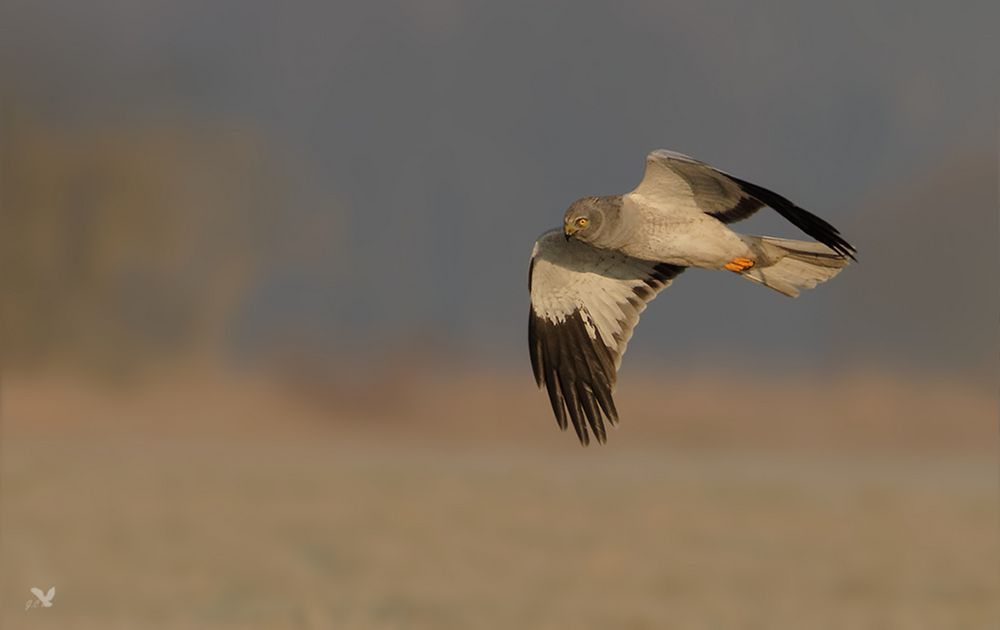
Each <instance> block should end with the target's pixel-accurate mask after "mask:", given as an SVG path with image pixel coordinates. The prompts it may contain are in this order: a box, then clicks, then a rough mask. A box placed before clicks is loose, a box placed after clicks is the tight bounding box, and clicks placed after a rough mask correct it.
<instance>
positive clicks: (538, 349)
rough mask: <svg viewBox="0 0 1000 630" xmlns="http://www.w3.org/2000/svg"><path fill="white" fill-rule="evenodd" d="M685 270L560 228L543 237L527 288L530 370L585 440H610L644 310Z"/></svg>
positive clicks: (559, 415) (563, 423)
mask: <svg viewBox="0 0 1000 630" xmlns="http://www.w3.org/2000/svg"><path fill="white" fill-rule="evenodd" d="M683 270H684V267H678V266H675V265H668V264H664V263H655V262H651V261H645V260H639V259H637V258H632V257H630V256H626V255H625V254H622V253H621V252H617V251H611V250H603V249H597V248H595V247H591V246H590V245H587V244H585V243H582V242H580V241H578V240H576V239H570V240H566V239H565V238H564V236H563V234H562V232H561V231H559V230H553V231H551V232H547V233H545V234H543V235H542V236H541V237H540V238H539V239H538V241H537V242H536V243H535V249H534V251H533V252H532V256H531V270H530V272H529V278H528V285H529V289H530V293H531V313H530V318H529V322H528V344H529V348H530V352H531V367H532V369H533V370H534V373H535V381H536V382H537V383H538V385H539V387H543V386H544V387H545V389H546V390H547V392H548V395H549V401H550V402H551V403H552V411H553V413H554V414H555V416H556V421H557V422H558V423H559V426H560V428H562V429H565V428H566V427H567V426H568V421H569V422H572V423H573V428H574V429H575V430H576V434H577V436H578V437H579V438H580V441H581V442H582V443H583V444H587V443H589V442H590V436H589V433H588V431H587V426H588V425H589V427H590V430H591V431H592V432H593V433H594V436H595V437H596V438H597V440H598V441H600V442H604V441H605V439H606V432H605V427H604V419H605V418H606V419H607V420H608V422H610V423H612V424H614V423H615V422H617V421H618V412H617V410H616V409H615V404H614V400H613V399H612V391H613V390H614V386H615V376H616V373H617V370H618V366H619V364H620V363H621V358H622V355H623V354H625V348H626V346H627V345H628V341H629V339H630V338H631V337H632V330H633V329H634V328H635V325H636V323H637V322H638V321H639V314H640V313H642V311H643V310H644V309H645V308H646V304H648V303H649V302H650V301H652V299H653V298H654V297H656V295H657V294H658V293H659V292H660V291H662V290H663V289H665V288H666V287H667V286H669V285H670V282H671V281H672V280H673V278H674V277H675V276H677V274H679V273H680V272H682V271H683Z"/></svg>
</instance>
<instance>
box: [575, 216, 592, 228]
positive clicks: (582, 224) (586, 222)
mask: <svg viewBox="0 0 1000 630" xmlns="http://www.w3.org/2000/svg"><path fill="white" fill-rule="evenodd" d="M589 224H590V219H588V218H587V217H580V218H579V219H577V220H576V227H578V228H585V227H587V226H588V225H589Z"/></svg>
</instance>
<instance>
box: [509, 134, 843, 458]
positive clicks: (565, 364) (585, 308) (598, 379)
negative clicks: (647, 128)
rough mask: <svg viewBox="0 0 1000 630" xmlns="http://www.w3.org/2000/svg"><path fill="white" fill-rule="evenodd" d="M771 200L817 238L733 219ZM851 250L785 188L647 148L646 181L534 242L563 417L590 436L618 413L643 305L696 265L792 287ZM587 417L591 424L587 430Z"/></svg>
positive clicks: (541, 343)
mask: <svg viewBox="0 0 1000 630" xmlns="http://www.w3.org/2000/svg"><path fill="white" fill-rule="evenodd" d="M765 206H767V207H770V208H772V209H773V210H775V211H776V212H777V213H778V214H780V215H781V216H782V217H784V218H785V219H787V220H788V221H790V222H791V223H792V224H793V225H795V226H796V227H798V228H799V229H801V230H802V231H803V232H805V233H806V234H808V235H809V236H811V237H812V238H814V239H816V241H818V242H813V241H796V240H788V239H783V238H774V237H770V236H748V235H745V234H739V233H737V232H734V231H732V230H731V229H729V227H728V225H729V224H730V223H735V222H736V221H741V220H743V219H746V218H747V217H749V216H750V215H752V214H754V213H755V212H757V211H758V210H760V209H761V208H763V207H765ZM854 254H855V249H854V247H852V246H851V244H850V243H848V242H847V241H846V240H844V238H843V237H842V236H841V235H840V232H838V231H837V229H836V228H835V227H833V226H832V225H830V224H829V223H827V222H826V221H824V220H823V219H821V218H819V217H817V216H816V215H814V214H812V213H810V212H807V211H806V210H803V209H802V208H800V207H798V206H797V205H795V204H794V203H792V202H791V201H789V200H788V199H785V198H784V197H782V196H781V195H778V194H776V193H773V192H771V191H770V190H767V189H765V188H761V187H760V186H757V185H755V184H751V183H750V182H747V181H744V180H742V179H738V178H736V177H733V176H732V175H729V174H727V173H724V172H722V171H720V170H718V169H716V168H713V167H712V166H709V165H708V164H706V163H704V162H700V161H698V160H695V159H693V158H690V157H688V156H686V155H682V154H680V153H675V152H673V151H667V150H663V149H661V150H658V151H654V152H652V153H650V154H649V155H648V156H647V157H646V172H645V175H644V176H643V178H642V181H641V182H640V183H639V186H638V188H636V189H635V190H633V191H632V192H630V193H627V194H624V195H614V196H610V197H584V198H582V199H579V200H577V201H575V202H573V204H572V205H570V207H569V208H568V209H567V210H566V213H565V215H564V217H563V227H562V229H561V230H560V229H556V230H551V231H549V232H546V233H544V234H542V235H541V236H540V237H539V238H538V240H537V241H536V242H535V247H534V250H533V251H532V253H531V267H530V271H529V272H528V289H529V292H530V294H531V313H530V317H529V321H528V345H529V348H530V353H531V367H532V369H533V370H534V373H535V381H536V382H537V383H538V386H539V387H544V388H545V389H546V391H547V392H548V396H549V401H550V402H551V404H552V412H553V413H554V414H555V417H556V421H557V422H558V424H559V427H560V428H561V429H563V430H565V429H566V428H567V426H568V424H569V423H572V424H573V429H574V430H575V431H576V435H577V437H579V439H580V442H581V443H583V444H584V445H586V444H589V443H590V432H592V433H593V434H594V437H595V438H596V439H597V440H598V441H599V442H602V443H603V442H605V441H606V439H607V433H606V431H605V426H604V425H605V419H606V420H607V421H608V422H609V423H610V424H616V423H617V422H618V411H617V410H616V409H615V403H614V400H613V399H612V396H611V394H612V391H613V390H614V387H615V380H616V374H617V371H618V367H619V365H620V364H621V359H622V355H623V354H625V347H626V345H627V344H628V341H629V338H631V337H632V330H633V328H635V325H636V323H637V322H638V321H639V314H640V313H642V311H643V310H644V309H645V308H646V305H647V304H648V303H649V302H651V301H652V300H653V298H655V297H656V295H657V294H658V293H659V292H660V291H662V290H663V289H665V288H667V287H668V286H670V283H671V282H673V280H674V278H675V277H677V275H678V274H680V273H681V272H682V271H684V270H685V269H686V268H688V267H702V268H704V269H719V270H722V269H726V270H729V271H731V272H734V273H737V274H740V275H741V276H743V277H744V278H746V279H747V280H751V281H753V282H757V283H760V284H762V285H764V286H766V287H769V288H771V289H774V290H775V291H778V292H779V293H783V294H785V295H787V296H790V297H796V296H797V295H798V294H799V290H800V289H811V288H813V287H815V286H816V285H817V284H818V283H820V282H825V281H827V280H829V279H830V278H832V277H834V276H835V275H837V274H838V273H840V270H841V269H843V268H844V267H846V266H847V264H848V263H849V262H850V261H851V260H854V259H855V258H854ZM588 427H589V431H588Z"/></svg>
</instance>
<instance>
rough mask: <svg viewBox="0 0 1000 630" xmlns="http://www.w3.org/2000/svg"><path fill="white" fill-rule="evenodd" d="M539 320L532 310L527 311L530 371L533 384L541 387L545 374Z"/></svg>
mask: <svg viewBox="0 0 1000 630" xmlns="http://www.w3.org/2000/svg"><path fill="white" fill-rule="evenodd" d="M539 320H540V318H539V317H538V316H537V315H535V310H534V309H533V308H529V309H528V348H529V349H530V351H531V352H530V354H531V371H532V373H533V374H534V375H535V384H536V385H538V386H539V387H541V386H542V380H543V378H544V374H545V351H544V349H543V346H542V340H541V339H540V338H539V335H538V328H539V326H540V325H541V324H542V322H541V321H539Z"/></svg>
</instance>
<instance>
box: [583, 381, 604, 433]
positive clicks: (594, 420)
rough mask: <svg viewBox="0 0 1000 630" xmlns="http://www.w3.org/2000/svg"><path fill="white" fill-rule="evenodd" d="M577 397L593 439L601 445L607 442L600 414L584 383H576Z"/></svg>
mask: <svg viewBox="0 0 1000 630" xmlns="http://www.w3.org/2000/svg"><path fill="white" fill-rule="evenodd" d="M576 388H577V397H578V398H579V399H580V401H581V406H582V407H583V412H584V414H585V415H586V416H587V422H588V423H590V429H591V431H593V432H594V437H595V438H597V441H598V442H600V443H601V444H604V443H605V442H607V441H608V436H607V434H606V433H605V432H604V420H603V418H602V417H601V412H600V410H598V408H597V403H596V402H595V401H594V393H593V392H592V391H591V390H590V388H589V387H588V386H587V382H586V381H582V380H581V381H577V383H576Z"/></svg>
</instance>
